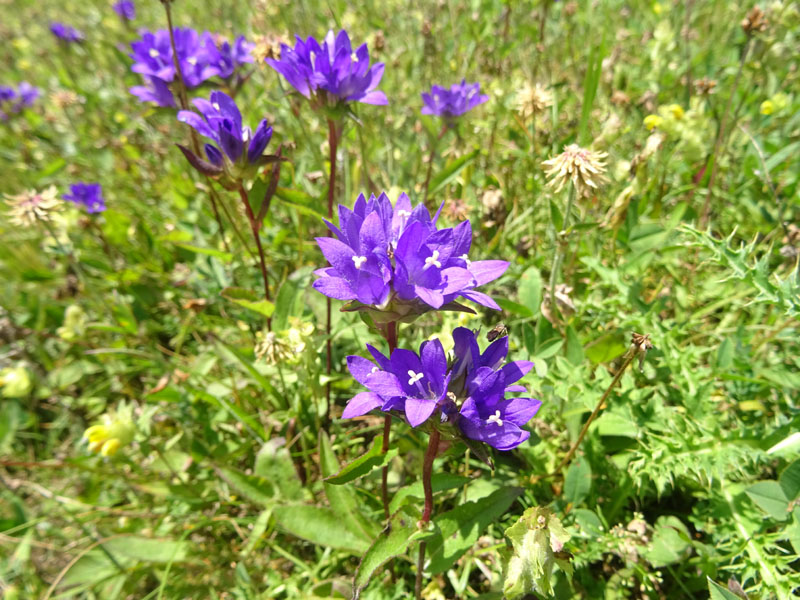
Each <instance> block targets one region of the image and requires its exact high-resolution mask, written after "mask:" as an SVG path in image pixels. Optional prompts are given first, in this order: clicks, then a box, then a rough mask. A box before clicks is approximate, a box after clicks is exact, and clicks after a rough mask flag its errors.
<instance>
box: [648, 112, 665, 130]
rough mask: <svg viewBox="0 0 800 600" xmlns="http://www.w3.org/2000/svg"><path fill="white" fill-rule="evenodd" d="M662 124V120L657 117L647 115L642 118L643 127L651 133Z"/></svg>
mask: <svg viewBox="0 0 800 600" xmlns="http://www.w3.org/2000/svg"><path fill="white" fill-rule="evenodd" d="M663 124H664V119H663V118H662V117H659V116H658V115H647V116H646V117H645V118H644V126H645V127H647V130H648V131H653V129H655V128H656V127H661V126H662V125H663Z"/></svg>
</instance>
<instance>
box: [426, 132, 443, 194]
mask: <svg viewBox="0 0 800 600" xmlns="http://www.w3.org/2000/svg"><path fill="white" fill-rule="evenodd" d="M445 133H447V125H446V124H445V125H443V126H442V130H441V131H440V132H439V136H438V137H437V138H436V139H434V140H433V141H432V142H431V151H430V154H429V155H428V172H427V174H426V175H425V184H424V185H423V188H422V189H423V193H422V204H423V205H424V206H428V187H429V186H430V184H431V175H432V174H433V161H434V159H435V158H436V148H438V147H439V140H441V139H442V138H443V137H444V134H445Z"/></svg>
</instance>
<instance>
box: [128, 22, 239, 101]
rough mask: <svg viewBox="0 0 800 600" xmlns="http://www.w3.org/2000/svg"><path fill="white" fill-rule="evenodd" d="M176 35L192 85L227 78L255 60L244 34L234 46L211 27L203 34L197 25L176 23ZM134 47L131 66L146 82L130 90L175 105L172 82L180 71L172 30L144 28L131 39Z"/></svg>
mask: <svg viewBox="0 0 800 600" xmlns="http://www.w3.org/2000/svg"><path fill="white" fill-rule="evenodd" d="M174 36H175V50H176V52H177V55H178V63H179V64H180V68H181V75H182V76H183V81H184V83H185V84H186V87H187V88H188V89H193V88H196V87H198V86H199V85H201V84H202V83H203V82H205V81H207V80H208V79H210V78H212V77H221V78H223V79H227V78H229V77H231V75H233V73H234V72H235V69H236V68H237V67H239V66H241V65H242V64H245V63H248V62H253V59H252V58H251V57H250V55H249V50H250V48H251V47H252V45H251V44H249V43H248V42H247V41H246V40H245V39H244V37H241V36H240V37H239V38H237V39H236V41H235V43H234V44H233V46H231V45H230V44H229V43H228V42H223V43H222V44H220V45H217V43H216V41H215V36H214V35H213V34H211V33H209V32H208V31H205V32H203V33H202V34H200V33H198V32H197V31H195V30H194V29H189V28H181V27H176V28H175V30H174ZM131 49H132V50H133V52H132V53H131V55H130V57H131V58H132V59H133V61H134V62H133V66H132V67H131V70H132V71H133V72H134V73H139V74H140V75H141V76H142V78H143V79H144V85H141V86H136V87H133V88H131V89H130V92H131V93H132V94H133V95H135V96H136V97H138V98H139V99H140V100H142V101H143V102H155V103H156V104H158V105H159V106H170V107H174V106H175V99H174V97H173V94H172V91H171V90H170V86H169V84H170V83H172V82H173V81H174V80H175V76H176V74H175V64H174V62H173V58H172V44H171V42H170V37H169V30H167V29H161V30H159V31H156V32H150V31H143V32H142V37H141V39H139V40H136V41H135V42H132V43H131Z"/></svg>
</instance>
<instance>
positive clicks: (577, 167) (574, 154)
mask: <svg viewBox="0 0 800 600" xmlns="http://www.w3.org/2000/svg"><path fill="white" fill-rule="evenodd" d="M606 156H608V154H606V153H605V152H596V151H593V150H588V149H586V148H581V147H580V146H578V145H577V144H570V145H569V146H567V147H566V148H564V152H562V153H561V154H559V155H558V156H556V157H553V158H551V159H550V160H546V161H544V163H542V165H543V166H544V167H545V173H546V174H547V176H548V177H550V181H549V182H548V185H549V186H550V187H551V188H552V189H553V190H554V191H556V192H558V191H560V190H561V189H562V188H563V187H564V184H566V183H567V181H570V180H571V181H572V184H573V185H574V186H575V191H576V192H577V193H578V195H579V196H584V197H588V196H590V195H591V194H592V193H593V191H594V190H596V189H597V188H598V187H600V185H601V184H603V183H605V182H606V181H607V179H606V178H605V176H604V175H603V174H604V173H605V172H606V163H605V161H604V159H605V158H606Z"/></svg>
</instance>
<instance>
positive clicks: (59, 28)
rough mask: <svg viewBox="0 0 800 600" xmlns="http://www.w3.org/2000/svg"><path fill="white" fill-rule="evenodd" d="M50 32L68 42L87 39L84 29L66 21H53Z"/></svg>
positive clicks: (72, 42)
mask: <svg viewBox="0 0 800 600" xmlns="http://www.w3.org/2000/svg"><path fill="white" fill-rule="evenodd" d="M50 33H52V34H53V35H54V36H56V37H57V38H58V39H59V40H61V41H62V42H66V43H68V44H74V43H79V42H82V41H83V40H85V39H86V37H85V36H84V35H83V32H82V31H79V30H77V29H75V28H74V27H72V26H71V25H66V24H64V23H51V24H50Z"/></svg>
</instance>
